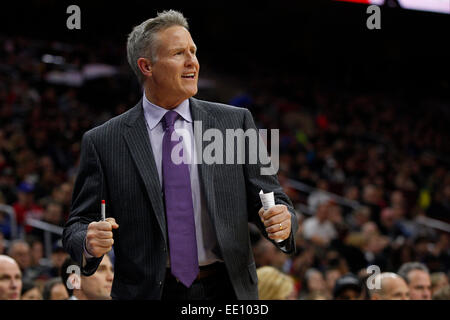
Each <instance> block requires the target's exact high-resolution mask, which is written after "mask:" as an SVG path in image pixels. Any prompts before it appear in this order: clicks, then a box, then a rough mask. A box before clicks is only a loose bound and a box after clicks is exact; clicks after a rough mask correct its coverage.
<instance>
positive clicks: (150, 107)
mask: <svg viewBox="0 0 450 320" xmlns="http://www.w3.org/2000/svg"><path fill="white" fill-rule="evenodd" d="M142 105H143V107H144V116H145V120H146V121H147V124H148V126H149V128H150V130H152V129H153V128H155V127H156V126H157V125H158V123H159V122H160V121H161V119H162V118H163V117H164V115H165V114H166V112H168V111H169V110H167V109H164V108H162V107H160V106H157V105H156V104H153V103H151V102H150V101H149V100H148V99H147V97H146V96H145V92H144V97H143V99H142ZM172 110H174V111H176V112H177V113H178V114H179V115H180V116H181V117H182V118H183V119H184V120H185V121H187V122H192V116H191V111H190V109H189V99H186V100H184V101H183V102H181V103H180V104H179V105H178V106H177V107H176V108H174V109H172Z"/></svg>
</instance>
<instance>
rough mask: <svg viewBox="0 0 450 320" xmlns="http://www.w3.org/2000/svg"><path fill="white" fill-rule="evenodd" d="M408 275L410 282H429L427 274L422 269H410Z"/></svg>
mask: <svg viewBox="0 0 450 320" xmlns="http://www.w3.org/2000/svg"><path fill="white" fill-rule="evenodd" d="M408 276H409V280H410V282H431V281H430V276H429V274H428V273H426V272H425V271H423V270H412V271H411V272H410V273H409V275H408Z"/></svg>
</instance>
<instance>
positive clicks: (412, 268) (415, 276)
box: [398, 262, 431, 300]
mask: <svg viewBox="0 0 450 320" xmlns="http://www.w3.org/2000/svg"><path fill="white" fill-rule="evenodd" d="M398 274H399V275H400V276H401V277H402V278H403V279H404V280H405V281H406V283H407V284H408V287H409V296H410V298H411V300H431V279H430V272H429V271H428V268H427V267H426V266H425V265H424V264H423V263H420V262H406V263H404V264H402V265H401V267H400V269H398Z"/></svg>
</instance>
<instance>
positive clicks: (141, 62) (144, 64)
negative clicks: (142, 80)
mask: <svg viewBox="0 0 450 320" xmlns="http://www.w3.org/2000/svg"><path fill="white" fill-rule="evenodd" d="M137 65H138V67H139V69H140V70H141V72H142V74H143V75H144V76H146V77H151V76H152V65H151V63H150V60H149V59H147V58H139V59H138V60H137Z"/></svg>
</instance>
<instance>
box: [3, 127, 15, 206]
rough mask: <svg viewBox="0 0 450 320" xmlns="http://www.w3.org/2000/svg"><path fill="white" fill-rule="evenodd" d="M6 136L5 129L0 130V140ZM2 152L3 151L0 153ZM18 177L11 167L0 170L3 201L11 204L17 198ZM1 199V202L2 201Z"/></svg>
mask: <svg viewBox="0 0 450 320" xmlns="http://www.w3.org/2000/svg"><path fill="white" fill-rule="evenodd" d="M2 136H4V131H2V130H0V140H1V139H2ZM0 154H1V153H0ZM15 189H16V178H15V176H14V171H13V169H12V168H11V167H5V168H3V169H1V170H0V194H1V195H2V198H3V200H2V201H3V203H4V204H8V205H11V204H13V203H14V202H15V201H16V200H17V194H16V190H15ZM2 201H0V203H2Z"/></svg>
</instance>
